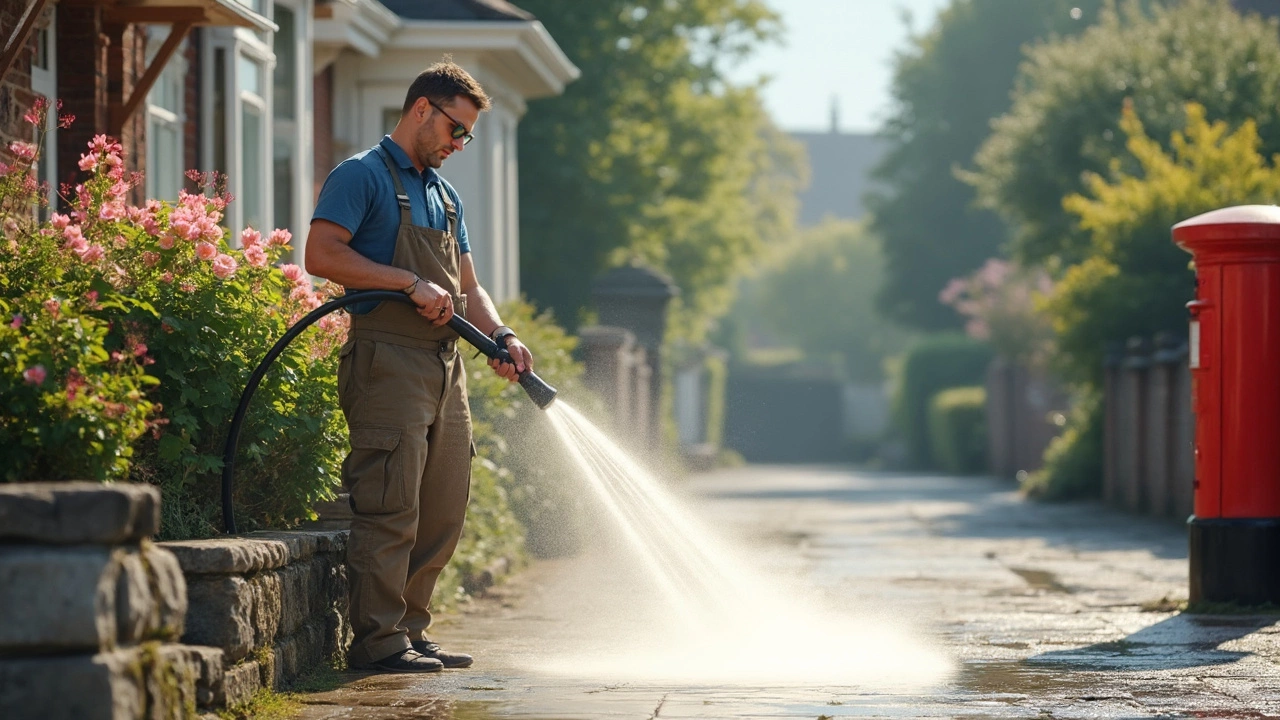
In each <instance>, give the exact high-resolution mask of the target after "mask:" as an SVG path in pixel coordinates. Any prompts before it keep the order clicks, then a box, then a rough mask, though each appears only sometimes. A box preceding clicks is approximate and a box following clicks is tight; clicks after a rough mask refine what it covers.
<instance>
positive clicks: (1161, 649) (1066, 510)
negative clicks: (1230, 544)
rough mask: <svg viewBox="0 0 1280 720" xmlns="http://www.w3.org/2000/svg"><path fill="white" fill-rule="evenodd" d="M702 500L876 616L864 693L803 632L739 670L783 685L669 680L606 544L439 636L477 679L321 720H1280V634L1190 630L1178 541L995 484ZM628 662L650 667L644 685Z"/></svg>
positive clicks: (1250, 626) (619, 559)
mask: <svg viewBox="0 0 1280 720" xmlns="http://www.w3.org/2000/svg"><path fill="white" fill-rule="evenodd" d="M688 489H689V492H690V495H691V497H690V503H691V505H692V506H693V507H694V508H695V512H696V513H697V514H698V516H699V517H702V518H705V519H706V521H707V522H708V524H709V525H713V526H714V527H715V529H716V530H717V531H718V532H719V533H721V534H722V535H724V536H726V537H729V538H731V542H732V544H733V545H734V546H735V547H739V548H742V549H744V550H747V551H748V557H749V558H750V562H751V564H752V565H754V566H755V569H756V570H757V571H759V572H761V573H763V574H765V575H767V576H768V577H770V578H772V579H773V580H775V581H776V583H777V586H778V587H779V588H787V592H790V593H792V594H793V596H794V597H795V599H796V602H797V604H798V605H804V606H805V607H818V606H821V607H823V608H826V609H828V610H832V611H833V612H835V613H836V615H824V616H823V617H824V618H827V617H838V616H839V615H840V614H844V615H847V616H849V618H855V619H856V618H862V620H861V621H860V622H861V625H856V624H855V625H854V626H853V627H861V628H864V630H865V633H866V634H865V640H863V641H859V640H858V636H857V635H854V636H850V635H848V634H847V632H846V633H844V634H840V633H838V632H836V630H835V629H834V628H835V626H834V625H832V628H833V630H832V636H831V637H832V640H833V642H839V643H841V647H843V648H844V649H845V651H846V654H847V656H848V657H849V658H850V659H851V662H850V664H849V666H848V669H849V672H848V674H847V675H845V676H842V677H843V678H844V679H840V680H836V681H834V682H833V681H832V678H831V677H824V678H823V679H822V681H821V682H817V683H807V682H805V681H804V679H803V678H802V677H801V678H797V677H796V676H795V675H794V673H792V672H790V671H789V669H788V668H789V667H790V665H789V663H792V662H794V661H799V660H802V658H798V657H795V655H794V653H792V654H791V656H788V653H789V652H791V651H789V650H788V649H787V648H788V645H787V643H788V640H789V638H788V637H778V636H775V635H773V634H772V632H773V631H774V630H776V629H778V628H783V629H784V630H785V628H787V627H790V625H788V624H787V622H783V620H784V619H782V618H760V623H759V626H758V627H757V628H752V629H750V630H744V633H743V634H744V635H746V634H752V635H758V637H752V638H750V640H749V642H748V643H747V644H748V646H749V648H750V649H749V650H748V651H746V652H745V653H741V652H740V653H738V656H737V657H735V658H733V659H734V660H735V662H739V663H741V662H743V661H744V660H745V661H746V662H747V663H748V665H737V666H742V667H750V666H751V665H750V664H758V665H757V666H758V667H760V668H768V669H776V672H777V678H778V681H777V683H776V684H773V683H770V682H762V681H760V680H758V679H755V680H751V681H750V682H733V681H732V680H725V679H723V678H721V679H718V680H716V681H711V682H709V681H707V680H706V678H705V677H703V675H702V673H701V672H700V671H698V670H691V671H690V672H689V673H688V674H687V675H685V676H684V677H683V678H682V679H681V678H667V679H663V680H654V679H653V673H650V672H647V670H660V669H661V666H662V665H664V664H665V663H664V660H663V656H662V654H661V650H662V647H663V644H662V642H658V643H657V653H656V654H655V653H654V647H653V643H650V644H649V645H648V646H644V645H645V639H644V637H643V636H640V637H636V636H635V635H634V633H631V634H628V633H629V631H628V630H627V627H626V626H627V625H628V623H629V622H630V621H632V620H635V619H637V618H640V619H641V623H642V624H641V626H642V627H647V628H650V629H651V631H652V637H653V638H662V637H664V632H665V631H667V630H670V629H671V628H670V627H669V626H670V623H669V622H664V621H663V620H662V619H661V618H660V617H659V618H657V619H655V618H654V617H653V616H649V615H646V614H645V613H646V612H648V610H647V609H646V608H644V607H641V606H640V605H639V603H638V600H637V598H639V597H640V595H642V594H643V582H642V581H641V582H640V583H639V584H637V583H636V582H635V578H636V577H637V575H636V574H635V572H633V571H632V570H630V569H628V568H629V565H630V564H629V563H628V562H627V561H625V560H624V559H623V556H622V555H620V554H618V553H617V552H616V551H615V548H613V546H611V545H610V544H609V542H608V541H607V537H608V535H609V533H608V532H607V531H606V529H605V528H602V530H601V532H600V538H601V539H600V540H599V542H598V543H593V546H594V547H593V551H592V552H587V553H584V554H583V555H582V556H581V557H577V558H571V559H564V560H554V561H540V562H538V563H535V564H534V566H533V567H532V568H530V569H529V570H527V571H525V572H524V573H522V574H521V575H519V576H518V577H517V578H515V579H514V580H513V581H511V582H510V583H508V584H507V585H504V586H503V587H501V588H499V589H498V591H497V592H496V593H495V595H494V596H493V597H490V598H487V599H485V600H482V601H479V602H477V603H475V604H474V606H473V607H472V608H471V609H470V610H469V611H468V612H466V613H464V614H462V615H460V616H458V617H456V618H454V619H452V620H451V621H450V622H447V623H445V624H444V625H443V626H442V627H441V628H440V629H439V631H438V638H437V639H438V640H440V641H441V642H442V643H444V644H446V645H447V646H448V647H454V648H458V649H466V650H468V651H471V652H473V653H474V654H475V655H476V657H477V661H476V665H475V667H474V668H472V669H470V670H464V671H449V672H445V673H441V674H438V675H431V676H423V677H406V676H385V675H384V676H362V675H358V674H351V675H350V676H348V680H349V682H348V684H347V685H346V686H345V687H344V688H342V689H340V690H337V691H333V692H328V693H322V694H317V695H311V696H307V697H306V702H307V706H306V710H305V712H304V713H303V714H302V716H301V717H302V718H304V719H305V720H321V719H324V720H328V719H331V718H440V719H446V718H449V719H456V720H487V719H493V718H635V719H636V720H645V719H649V718H811V719H812V718H824V717H826V718H837V717H857V718H879V717H884V718H913V717H964V718H1086V717H1087V718H1146V717H1197V718H1259V717H1280V665H1278V664H1280V617H1277V616H1244V615H1235V616H1192V615H1183V614H1178V613H1176V612H1172V611H1171V608H1173V607H1174V606H1175V605H1176V603H1177V602H1178V601H1181V600H1185V598H1186V585H1187V582H1186V572H1187V571H1186V540H1185V529H1184V527H1183V526H1182V525H1181V524H1179V523H1173V522H1168V521H1156V520H1151V519H1145V518H1138V517H1132V516H1128V515H1124V514H1121V513H1118V512H1114V511H1111V510H1107V509H1104V508H1102V507H1100V506H1097V505H1093V504H1071V505H1040V504H1034V503H1028V502H1023V501H1022V500H1020V499H1019V498H1018V496H1017V494H1016V493H1015V492H1014V489H1013V488H1012V486H1011V485H1010V484H1009V483H1005V482H997V481H994V480H988V479H975V478H944V477H928V476H918V475H890V474H867V473H859V472H853V471H848V470H843V469H838V468H798V467H749V468H744V469H738V470H730V471H722V472H716V473H711V474H708V475H704V476H700V477H698V478H696V479H694V480H693V481H692V482H691V483H689V487H688ZM1277 571H1280V569H1278V570H1277ZM640 577H641V578H642V576H640ZM791 620H794V618H792V619H791ZM823 622H828V621H827V620H823ZM631 625H634V623H631ZM887 628H894V629H893V630H891V631H890V630H888V629H887ZM841 632H843V631H841ZM855 632H859V631H855ZM886 633H888V634H886ZM895 633H897V634H895ZM851 637H852V638H853V639H852V641H851V640H850V638H851ZM886 638H888V639H886ZM895 638H896V639H895ZM921 638H923V640H921ZM642 646H644V647H642ZM913 653H914V654H913ZM620 657H621V658H626V657H632V658H635V659H637V660H638V662H637V663H636V664H635V665H634V666H633V667H634V669H635V672H634V675H633V676H628V675H627V672H626V671H625V669H624V670H623V671H621V672H620V671H619V670H618V666H619V663H618V660H619V658H620ZM904 658H906V660H905V661H904ZM687 659H688V657H687V653H685V652H684V651H681V652H680V653H676V652H673V653H671V655H670V657H669V660H670V663H671V666H672V667H682V665H681V664H680V663H681V662H683V661H685V660H687ZM934 659H941V663H943V664H944V666H945V665H949V668H947V669H944V670H942V671H938V670H937V668H936V667H935V665H934V663H933V660H934ZM854 660H856V661H857V662H854ZM881 660H883V662H882V663H881V662H880V661H881ZM904 663H905V664H904ZM913 663H914V664H916V665H918V666H919V668H918V669H919V672H918V673H916V672H913V668H912V667H911V665H912V664H913ZM926 666H928V669H927V670H926ZM624 668H625V665H624ZM896 675H901V679H902V682H895V681H894V678H895V676H896ZM708 677H711V676H708Z"/></svg>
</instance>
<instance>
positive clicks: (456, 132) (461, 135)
mask: <svg viewBox="0 0 1280 720" xmlns="http://www.w3.org/2000/svg"><path fill="white" fill-rule="evenodd" d="M427 102H429V103H431V107H433V108H435V109H437V110H439V111H440V114H441V115H444V116H445V118H447V119H448V120H449V122H451V123H453V131H452V132H450V133H449V135H450V137H452V138H453V139H454V140H458V139H461V140H462V144H463V145H466V144H467V143H469V142H471V139H472V138H474V137H475V135H472V134H471V132H470V131H469V130H467V126H466V125H463V124H462V123H460V122H458V121H457V120H454V119H453V116H452V115H450V114H449V113H447V112H445V111H444V108H442V107H440V106H439V105H437V104H435V103H434V102H431V101H430V100H428V101H427Z"/></svg>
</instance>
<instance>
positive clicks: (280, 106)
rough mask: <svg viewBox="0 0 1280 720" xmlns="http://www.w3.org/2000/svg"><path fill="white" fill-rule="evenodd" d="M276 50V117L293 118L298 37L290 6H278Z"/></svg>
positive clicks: (294, 113) (274, 74)
mask: <svg viewBox="0 0 1280 720" xmlns="http://www.w3.org/2000/svg"><path fill="white" fill-rule="evenodd" d="M275 21H276V25H279V26H280V29H279V30H278V31H276V41H275V51H276V69H275V71H274V73H273V78H272V79H273V80H274V83H275V97H274V98H272V101H273V102H274V103H275V117H276V118H279V119H291V118H293V117H295V116H296V115H297V110H296V107H295V105H296V101H297V94H298V92H297V75H298V52H297V50H298V37H297V30H296V26H295V24H294V14H293V11H292V10H290V9H289V8H286V7H283V6H280V5H277V6H276V16H275Z"/></svg>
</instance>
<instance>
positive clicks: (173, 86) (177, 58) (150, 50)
mask: <svg viewBox="0 0 1280 720" xmlns="http://www.w3.org/2000/svg"><path fill="white" fill-rule="evenodd" d="M164 27H165V26H155V25H152V26H149V27H148V28H147V53H146V56H147V64H148V65H150V64H151V63H152V62H154V61H155V53H156V52H157V51H159V49H160V46H161V45H162V44H163V43H164V41H165V40H166V39H167V38H168V35H167V34H164V33H163V32H161V31H162V29H163V28H164ZM168 29H169V32H173V27H172V26H169V28H168ZM186 47H187V41H186V40H183V41H182V43H181V44H179V45H178V50H177V52H175V53H174V54H173V55H172V56H171V57H170V58H169V62H168V64H166V65H165V67H164V69H163V70H162V71H161V72H160V77H158V78H156V84H155V86H154V87H152V88H151V92H149V93H147V108H146V113H147V131H146V132H147V144H146V148H147V174H146V190H147V197H149V198H156V199H159V200H168V201H170V202H174V201H176V200H177V199H178V193H177V192H176V191H175V192H174V193H173V197H161V193H160V189H159V188H158V187H157V184H158V183H159V178H158V177H156V176H157V175H159V174H161V173H173V176H172V177H169V178H168V179H169V180H173V181H174V182H175V186H176V187H177V188H181V187H182V179H183V176H184V175H185V173H186V171H187V168H186V167H184V166H185V165H186V138H185V135H186V121H187V116H186V104H187V103H186V77H187V56H186ZM164 86H168V89H169V90H170V91H172V92H174V94H175V96H176V97H177V99H178V102H177V105H178V107H177V110H176V112H175V111H174V109H173V108H166V107H164V106H162V105H158V104H156V102H153V101H155V100H158V98H159V96H160V93H161V92H162V91H163V90H164ZM155 124H163V125H167V126H169V127H170V128H172V129H174V130H176V131H177V137H178V144H177V157H176V158H172V159H170V160H169V164H168V166H167V167H163V168H161V167H159V166H158V164H157V163H158V161H159V158H158V157H157V153H156V150H157V149H158V147H159V144H158V143H156V142H153V140H154V138H155V135H154V133H153V131H152V127H153V126H154V125H155Z"/></svg>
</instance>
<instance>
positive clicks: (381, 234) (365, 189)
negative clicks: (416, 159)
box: [311, 135, 471, 313]
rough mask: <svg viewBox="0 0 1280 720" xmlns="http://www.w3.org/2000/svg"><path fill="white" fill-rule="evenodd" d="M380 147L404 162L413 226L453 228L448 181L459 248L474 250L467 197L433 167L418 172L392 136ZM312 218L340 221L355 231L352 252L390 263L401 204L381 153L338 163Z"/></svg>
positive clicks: (363, 307) (363, 308) (361, 306)
mask: <svg viewBox="0 0 1280 720" xmlns="http://www.w3.org/2000/svg"><path fill="white" fill-rule="evenodd" d="M379 145H381V146H382V148H383V150H385V151H386V152H388V153H390V154H391V160H392V162H393V163H395V164H396V165H398V166H399V169H400V182H401V184H403V185H404V191H405V192H406V193H408V194H409V212H410V215H411V216H412V219H413V224H414V225H419V226H422V227H430V228H435V229H436V230H448V229H449V217H448V215H447V214H446V213H445V209H444V201H443V200H441V199H440V186H441V185H443V186H444V189H445V192H447V193H449V200H450V201H451V202H453V206H454V208H455V209H456V210H457V213H458V252H460V253H469V252H471V245H470V244H469V243H468V242H467V224H466V222H464V221H463V218H462V200H460V199H459V198H458V192H457V191H456V190H454V189H453V186H452V185H450V184H449V183H448V181H446V180H445V179H444V178H442V177H440V174H439V173H437V172H436V171H435V169H434V168H426V169H425V172H421V173H420V172H418V169H417V168H415V167H414V166H413V163H412V162H410V161H409V155H408V154H407V153H406V152H405V151H404V150H403V149H401V147H400V146H399V145H397V144H396V143H395V141H393V140H392V139H391V136H390V135H385V136H383V138H382V142H381V143H379ZM311 220H312V221H313V222H314V221H315V220H328V221H329V222H331V223H336V224H338V225H341V226H342V227H344V228H346V229H347V231H348V232H350V233H351V249H352V250H355V251H356V252H358V253H360V254H361V255H363V256H365V257H367V258H369V259H370V260H372V261H374V262H376V263H381V264H383V265H390V264H391V259H392V257H394V255H395V251H396V234H397V231H398V229H399V227H400V205H399V204H398V203H396V190H395V185H393V184H392V182H391V173H389V172H387V165H386V163H385V162H383V160H382V156H381V155H379V154H378V153H377V152H376V151H374V149H373V148H370V149H368V150H365V151H364V152H361V153H358V154H356V155H353V156H352V157H350V158H347V159H346V160H343V161H342V162H341V163H339V164H338V167H336V168H334V169H333V172H331V173H329V177H328V178H326V179H325V181H324V187H323V188H322V189H321V190H320V197H319V198H318V199H317V200H316V209H315V213H313V214H312V216H311ZM373 307H374V304H372V303H358V304H357V305H353V306H351V310H352V311H353V312H357V313H364V312H369V311H370V310H372V309H373Z"/></svg>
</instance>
